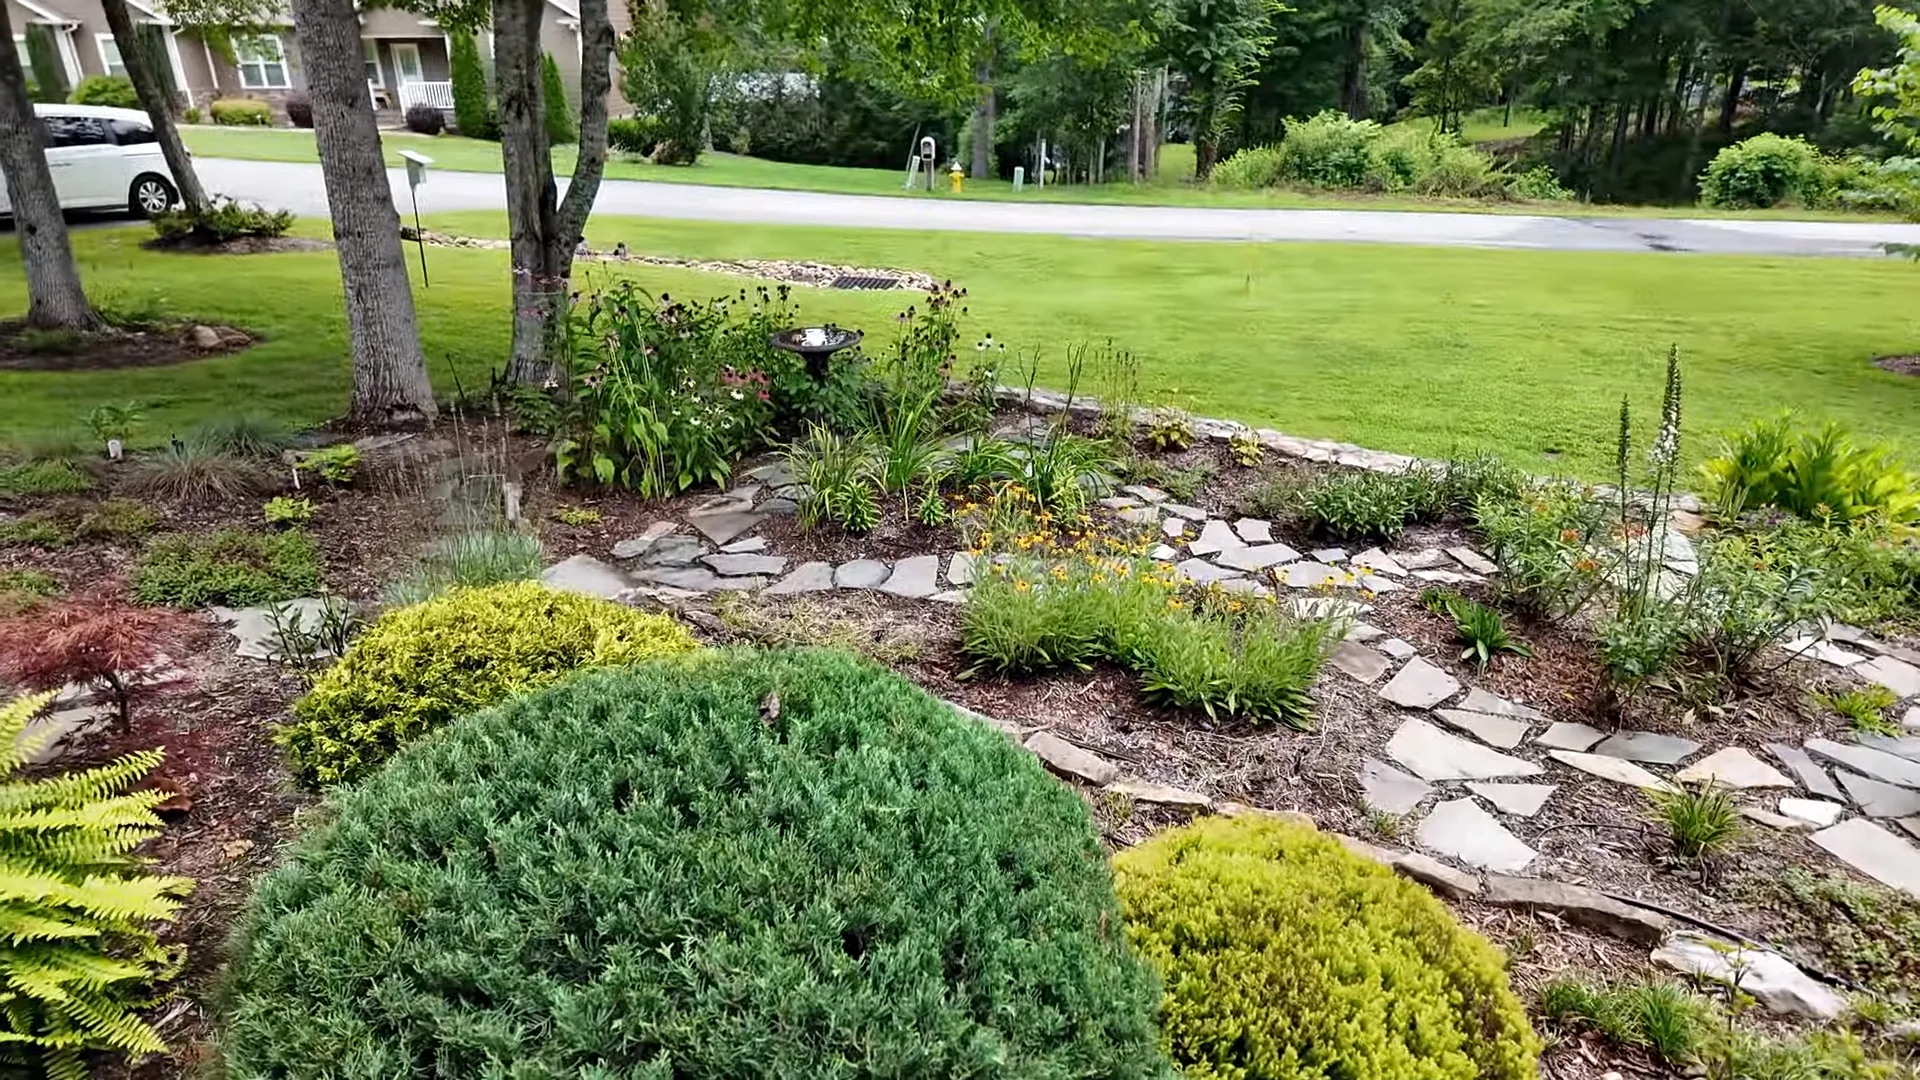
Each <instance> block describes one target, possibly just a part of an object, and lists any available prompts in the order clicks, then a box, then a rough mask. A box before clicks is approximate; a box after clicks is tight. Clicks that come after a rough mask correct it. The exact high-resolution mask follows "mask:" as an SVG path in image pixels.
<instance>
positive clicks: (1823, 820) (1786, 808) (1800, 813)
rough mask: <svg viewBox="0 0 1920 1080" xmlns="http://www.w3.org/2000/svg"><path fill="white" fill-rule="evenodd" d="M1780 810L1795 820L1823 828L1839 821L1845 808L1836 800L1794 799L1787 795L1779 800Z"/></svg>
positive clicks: (1845, 810)
mask: <svg viewBox="0 0 1920 1080" xmlns="http://www.w3.org/2000/svg"><path fill="white" fill-rule="evenodd" d="M1780 812H1781V813H1782V814H1785V815H1786V816H1788V817H1790V818H1792V819H1794V820H1795V821H1804V822H1806V823H1807V824H1809V825H1813V826H1816V827H1818V828H1822V829H1824V828H1826V827H1827V826H1829V825H1831V824H1833V823H1834V822H1836V821H1839V820H1840V815H1841V814H1844V813H1846V812H1847V808H1846V807H1844V806H1842V805H1840V804H1839V803H1837V802H1828V801H1827V800H1825V799H1795V798H1791V797H1789V798H1785V799H1781V800H1780Z"/></svg>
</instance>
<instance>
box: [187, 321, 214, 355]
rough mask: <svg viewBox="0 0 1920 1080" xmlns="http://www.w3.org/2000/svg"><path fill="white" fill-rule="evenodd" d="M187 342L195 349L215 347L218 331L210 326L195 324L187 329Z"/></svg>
mask: <svg viewBox="0 0 1920 1080" xmlns="http://www.w3.org/2000/svg"><path fill="white" fill-rule="evenodd" d="M187 342H188V343H189V344H191V345H192V346H193V347H194V348H196V349H217V348H219V347H220V332H219V331H217V330H215V329H214V328H213V327H211V326H196V327H194V328H192V329H191V330H188V331H187Z"/></svg>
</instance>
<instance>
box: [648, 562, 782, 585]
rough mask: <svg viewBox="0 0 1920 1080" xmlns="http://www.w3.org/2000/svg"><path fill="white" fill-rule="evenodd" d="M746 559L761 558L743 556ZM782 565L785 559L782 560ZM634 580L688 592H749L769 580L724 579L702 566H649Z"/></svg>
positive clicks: (745, 577) (744, 577) (750, 577)
mask: <svg viewBox="0 0 1920 1080" xmlns="http://www.w3.org/2000/svg"><path fill="white" fill-rule="evenodd" d="M740 557H741V558H744V559H755V558H759V556H757V555H742V556H740ZM780 561H781V562H782V563H784V562H786V560H785V559H782V560H780ZM633 577H634V580H636V581H644V582H646V583H648V584H650V585H666V586H668V587H670V588H675V589H685V590H687V591H688V592H703V593H704V592H747V591H750V590H754V589H758V588H760V587H762V586H764V585H765V584H766V583H767V579H766V578H764V577H758V576H738V577H722V576H720V575H717V574H715V573H713V572H712V571H711V570H708V569H706V568H705V567H702V566H649V567H646V568H645V569H642V570H638V571H635V572H634V575H633Z"/></svg>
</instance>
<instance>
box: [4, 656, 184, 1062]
mask: <svg viewBox="0 0 1920 1080" xmlns="http://www.w3.org/2000/svg"><path fill="white" fill-rule="evenodd" d="M52 698H53V695H51V694H41V695H38V696H36V697H27V698H21V699H19V700H17V701H14V702H12V703H11V704H9V705H7V706H5V707H3V708H0V772H4V779H0V1066H28V1067H37V1068H39V1069H40V1070H43V1071H44V1072H45V1073H46V1074H47V1075H48V1076H50V1077H55V1078H65V1077H74V1078H84V1077H85V1076H86V1075H87V1071H86V1067H85V1065H84V1064H83V1061H82V1057H81V1055H82V1054H83V1053H85V1052H86V1051H89V1050H117V1051H121V1052H123V1053H129V1054H145V1053H161V1052H164V1051H165V1050H166V1046H165V1045H164V1044H163V1043H161V1041H160V1037H159V1035H158V1034H156V1033H155V1032H154V1030H153V1029H152V1028H151V1027H149V1026H148V1025H147V1024H146V1022H145V1021H143V1020H141V1019H140V1017H139V1016H138V1015H136V1014H135V1012H134V1010H135V1009H136V1008H138V1007H140V1006H141V1005H143V1004H145V1003H146V1000H147V997H148V995H147V994H146V993H145V988H146V986H147V984H149V983H151V982H153V981H154V980H156V979H162V978H166V977H167V976H169V975H171V974H172V971H173V970H174V969H175V968H177V966H178V958H177V957H176V956H175V955H173V954H172V953H171V952H170V951H169V950H168V949H167V948H165V947H163V946H162V945H161V944H160V943H159V941H158V940H157V939H156V938H155V937H154V935H153V930H152V928H151V926H152V924H153V923H154V922H156V921H159V920H163V919H167V918H169V917H171V916H172V915H173V913H174V912H175V911H177V910H179V908H180V900H179V897H180V896H181V895H182V894H184V893H185V892H186V891H187V890H188V889H189V888H191V887H192V882H190V881H187V880H186V879H185V878H173V877H157V876H154V875H152V874H148V873H145V872H144V871H143V870H142V868H141V861H140V860H139V859H137V858H135V857H134V856H133V855H132V852H133V850H134V848H136V847H138V846H139V845H140V844H142V843H144V842H145V841H147V840H149V839H151V838H152V837H154V836H156V835H158V834H159V832H160V819H159V818H158V817H156V816H154V812H153V808H154V807H155V806H156V805H157V804H158V803H159V802H160V801H161V800H163V799H164V798H166V795H165V793H163V792H158V791H129V790H128V789H129V788H131V787H132V786H133V785H134V784H135V783H136V782H138V781H139V780H140V778H141V777H143V776H145V775H146V774H147V773H148V772H150V771H152V769H153V768H154V766H156V765H158V764H159V763H160V753H159V751H155V750H149V751H144V752H142V753H138V754H131V755H128V756H127V757H124V758H121V759H120V760H118V761H115V762H113V763H111V764H108V765H102V766H100V767H98V768H93V769H88V770H86V771H84V772H77V773H70V774H68V775H66V776H58V777H51V778H47V779H34V780H29V779H23V778H22V777H20V775H19V772H20V769H21V767H22V766H23V765H24V764H25V759H26V757H27V755H28V754H30V753H32V751H33V750H34V748H35V747H36V746H37V745H38V744H41V743H44V741H45V740H44V739H41V738H38V737H36V736H34V735H31V734H28V735H25V736H23V732H26V729H27V723H28V721H29V720H31V719H32V718H33V716H34V715H35V714H36V713H38V712H39V711H40V710H41V709H42V708H45V707H46V704H47V703H48V702H49V701H51V700H52Z"/></svg>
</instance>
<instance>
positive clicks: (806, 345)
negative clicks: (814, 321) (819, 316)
mask: <svg viewBox="0 0 1920 1080" xmlns="http://www.w3.org/2000/svg"><path fill="white" fill-rule="evenodd" d="M767 343H768V344H770V345H772V346H773V347H774V348H776V349H785V350H787V351H788V352H790V353H799V354H800V355H801V356H802V357H804V358H805V359H806V361H807V374H808V375H811V376H813V381H814V382H825V381H827V367H828V364H829V362H830V361H831V360H832V358H833V354H834V353H837V352H839V351H840V350H841V349H848V348H852V347H853V346H855V345H858V344H860V331H858V330H846V329H843V328H841V327H838V326H833V325H831V324H829V325H827V326H798V327H795V328H793V329H792V330H782V331H780V332H779V333H777V334H774V335H773V336H772V337H769V338H768V339H767Z"/></svg>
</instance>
